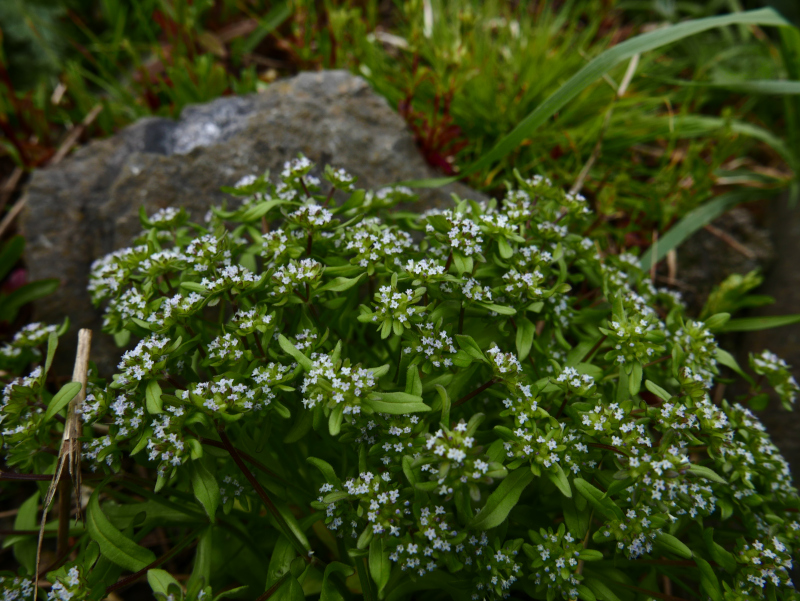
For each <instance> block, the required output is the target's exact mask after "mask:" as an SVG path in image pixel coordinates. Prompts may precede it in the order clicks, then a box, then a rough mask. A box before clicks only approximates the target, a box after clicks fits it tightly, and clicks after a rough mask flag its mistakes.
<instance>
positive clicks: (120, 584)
mask: <svg viewBox="0 0 800 601" xmlns="http://www.w3.org/2000/svg"><path fill="white" fill-rule="evenodd" d="M193 534H195V533H190V534H189V535H188V536H187V537H186V538H184V539H183V541H181V542H180V543H179V544H178V546H176V547H175V548H174V549H172V550H171V551H169V552H167V553H165V554H164V555H162V556H161V557H159V558H158V559H156V560H155V561H153V562H152V563H150V564H149V565H147V566H145V567H144V568H142V569H141V570H139V571H138V572H134V573H133V574H131V575H130V576H125V578H121V579H119V580H117V581H116V582H115V583H114V584H112V585H111V586H109V587H108V588H107V589H106V595H109V594H111V593H113V592H114V591H116V590H117V589H120V588H122V587H124V586H127V585H129V584H133V583H134V582H136V581H137V580H139V578H141V577H142V576H144V575H145V574H147V570H152V569H153V568H157V567H158V566H160V565H161V564H162V563H164V562H165V561H167V560H168V559H169V558H171V557H172V556H173V555H175V554H176V553H177V552H178V551H182V550H183V548H184V547H186V545H188V544H189V543H190V542H191V541H192V540H193V539H194V538H195V537H193V536H192V535H193Z"/></svg>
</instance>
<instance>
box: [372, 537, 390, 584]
mask: <svg viewBox="0 0 800 601" xmlns="http://www.w3.org/2000/svg"><path fill="white" fill-rule="evenodd" d="M391 571H392V564H391V562H390V561H389V550H388V549H384V547H383V538H381V537H377V538H373V539H372V542H371V543H370V544H369V574H370V576H372V580H373V582H374V583H375V584H376V586H377V587H378V593H380V592H381V591H382V590H383V588H384V587H385V586H386V584H387V583H388V582H389V576H390V574H391Z"/></svg>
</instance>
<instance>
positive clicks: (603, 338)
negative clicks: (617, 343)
mask: <svg viewBox="0 0 800 601" xmlns="http://www.w3.org/2000/svg"><path fill="white" fill-rule="evenodd" d="M606 338H608V336H607V335H605V334H604V335H603V337H602V338H600V340H598V341H597V343H596V344H595V345H594V346H593V347H592V349H591V350H590V351H589V352H588V353H586V356H585V357H584V358H583V359H581V363H586V362H587V361H588V360H589V359H590V358H591V357H592V355H594V354H595V353H596V352H597V349H599V348H600V346H601V345H602V344H603V343H604V342H605V341H606Z"/></svg>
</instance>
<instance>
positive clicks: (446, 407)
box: [436, 384, 452, 426]
mask: <svg viewBox="0 0 800 601" xmlns="http://www.w3.org/2000/svg"><path fill="white" fill-rule="evenodd" d="M436 393H437V394H438V395H439V399H441V401H442V423H443V424H444V425H445V426H449V425H450V408H451V407H452V403H451V402H450V396H449V395H448V394H447V389H446V388H445V387H444V386H442V385H441V384H437V385H436Z"/></svg>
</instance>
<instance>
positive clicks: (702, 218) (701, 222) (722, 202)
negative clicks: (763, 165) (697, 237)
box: [639, 189, 764, 271]
mask: <svg viewBox="0 0 800 601" xmlns="http://www.w3.org/2000/svg"><path fill="white" fill-rule="evenodd" d="M763 197H764V190H755V191H754V190H749V189H744V190H735V191H733V192H728V193H727V194H723V195H721V196H718V197H717V198H715V199H714V200H712V201H711V202H707V203H705V204H703V205H702V206H700V207H698V208H696V209H695V210H694V211H692V212H690V213H689V214H688V215H686V216H685V217H684V218H683V219H681V220H680V221H679V222H678V223H676V224H675V225H674V226H672V228H670V230H669V231H668V232H667V233H666V234H664V236H662V237H661V238H659V240H658V248H657V250H656V254H655V256H653V249H652V248H650V249H648V250H647V252H645V253H644V255H642V258H641V259H640V261H639V264H640V265H641V267H642V269H644V270H645V271H647V270H649V269H650V268H651V267H652V265H653V263H658V262H659V261H660V260H661V259H663V258H664V257H665V256H667V253H668V252H669V251H671V250H672V249H674V248H677V247H678V246H680V245H681V244H682V243H683V241H684V240H686V239H687V238H688V237H689V236H691V235H692V234H694V233H695V232H696V231H697V230H699V229H700V228H702V227H704V226H706V225H708V224H709V223H711V222H712V221H714V220H715V219H716V218H717V217H719V216H720V215H722V214H723V213H725V212H726V211H728V210H729V209H732V208H733V207H735V206H736V205H738V204H741V203H743V202H748V201H752V200H756V199H757V198H763Z"/></svg>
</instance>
